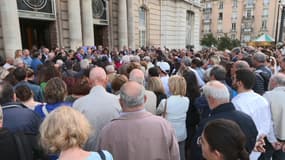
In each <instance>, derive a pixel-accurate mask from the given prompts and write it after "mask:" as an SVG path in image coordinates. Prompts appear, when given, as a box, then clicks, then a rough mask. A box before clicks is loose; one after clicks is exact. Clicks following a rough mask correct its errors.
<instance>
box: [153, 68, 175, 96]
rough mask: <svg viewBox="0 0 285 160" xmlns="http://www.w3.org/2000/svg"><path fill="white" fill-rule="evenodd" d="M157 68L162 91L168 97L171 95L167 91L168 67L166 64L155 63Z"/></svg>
mask: <svg viewBox="0 0 285 160" xmlns="http://www.w3.org/2000/svg"><path fill="white" fill-rule="evenodd" d="M156 65H157V66H158V67H159V70H160V72H159V77H160V79H161V81H162V84H163V87H164V90H165V94H166V96H167V97H169V96H170V95H171V93H170V91H169V86H168V79H169V76H168V73H169V71H170V65H169V64H168V63H167V62H157V64H156Z"/></svg>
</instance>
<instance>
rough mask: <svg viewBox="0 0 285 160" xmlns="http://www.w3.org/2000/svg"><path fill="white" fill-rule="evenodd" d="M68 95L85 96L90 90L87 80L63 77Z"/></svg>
mask: <svg viewBox="0 0 285 160" xmlns="http://www.w3.org/2000/svg"><path fill="white" fill-rule="evenodd" d="M64 82H65V83H66V86H67V91H68V94H75V95H87V94H88V93H89V91H90V89H91V87H90V85H89V82H88V78H87V77H81V78H75V77H65V78H64Z"/></svg>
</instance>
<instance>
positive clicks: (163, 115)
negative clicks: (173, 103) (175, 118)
mask: <svg viewBox="0 0 285 160" xmlns="http://www.w3.org/2000/svg"><path fill="white" fill-rule="evenodd" d="M166 109H167V99H166V100H165V103H164V110H163V113H162V117H163V118H165V116H166Z"/></svg>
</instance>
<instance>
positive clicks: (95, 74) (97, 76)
mask: <svg viewBox="0 0 285 160" xmlns="http://www.w3.org/2000/svg"><path fill="white" fill-rule="evenodd" d="M89 79H90V82H91V84H92V86H97V85H101V86H105V85H106V81H107V75H106V72H105V70H104V69H103V68H101V67H95V68H93V69H91V71H90V74H89Z"/></svg>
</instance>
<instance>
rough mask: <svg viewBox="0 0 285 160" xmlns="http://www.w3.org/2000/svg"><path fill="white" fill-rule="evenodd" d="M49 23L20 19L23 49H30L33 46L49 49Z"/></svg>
mask: <svg viewBox="0 0 285 160" xmlns="http://www.w3.org/2000/svg"><path fill="white" fill-rule="evenodd" d="M51 23H53V22H51V21H43V20H32V19H22V18H20V29H21V37H22V46H23V48H27V49H32V48H33V46H36V47H37V48H40V47H41V46H45V47H48V48H50V47H51V41H50V40H51V34H50V24H51Z"/></svg>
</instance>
